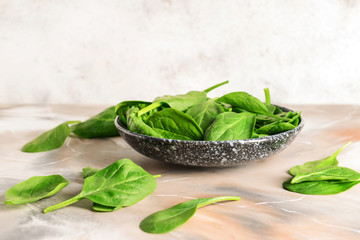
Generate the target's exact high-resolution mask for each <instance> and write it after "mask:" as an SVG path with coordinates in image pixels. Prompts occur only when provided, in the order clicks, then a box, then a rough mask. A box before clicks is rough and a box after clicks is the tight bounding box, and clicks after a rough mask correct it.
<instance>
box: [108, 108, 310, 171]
mask: <svg viewBox="0 0 360 240" xmlns="http://www.w3.org/2000/svg"><path fill="white" fill-rule="evenodd" d="M282 109H283V110H287V111H289V109H286V108H283V107H282ZM115 125H116V127H117V129H118V131H119V133H120V135H121V136H122V137H123V138H124V140H125V141H126V142H127V143H128V144H129V145H130V146H131V147H132V148H134V149H135V150H136V151H137V152H139V153H141V154H143V155H145V156H147V157H149V158H152V159H156V160H160V161H164V162H167V163H173V164H179V165H186V166H198V167H231V166H238V165H243V164H246V163H248V162H252V161H256V160H259V159H263V158H266V157H269V156H272V155H274V154H275V153H278V152H280V151H281V150H283V149H285V148H286V147H287V146H288V145H289V144H290V143H291V142H292V141H293V140H294V139H295V137H296V136H297V134H298V133H299V132H300V131H301V129H302V128H303V126H304V121H303V119H301V122H300V124H299V125H298V126H297V127H296V128H295V129H292V130H289V131H286V132H283V133H279V134H275V135H272V136H267V137H262V138H255V139H246V140H233V141H187V140H173V139H165V138H156V137H151V136H147V135H143V134H139V133H134V132H131V131H129V130H128V129H126V128H125V127H124V126H123V124H122V123H121V121H120V119H119V118H118V117H117V118H116V119H115Z"/></svg>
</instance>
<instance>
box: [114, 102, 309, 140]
mask: <svg viewBox="0 0 360 240" xmlns="http://www.w3.org/2000/svg"><path fill="white" fill-rule="evenodd" d="M272 105H274V104H272ZM274 106H278V105H274ZM278 107H280V108H282V109H285V110H289V111H292V110H291V109H288V108H285V107H282V106H278ZM114 122H115V126H116V128H117V129H119V130H120V131H122V132H124V133H126V134H128V135H133V136H135V137H143V138H147V139H152V140H155V141H162V142H166V141H167V142H172V143H173V142H175V143H179V144H180V143H181V144H194V143H196V144H224V143H230V144H231V143H256V142H265V141H270V140H272V139H273V138H276V137H278V136H282V135H283V134H286V133H293V132H296V131H299V130H301V129H302V128H303V126H304V119H303V118H302V117H301V116H300V123H299V125H298V126H297V127H296V128H294V129H291V130H288V131H285V132H281V133H277V134H273V135H270V136H265V137H259V138H249V139H239V140H223V141H205V140H179V139H170V138H158V137H153V136H149V135H145V134H141V133H136V132H132V131H130V130H129V129H127V128H125V126H124V125H123V123H122V122H121V121H120V118H119V116H116V118H115V121H114Z"/></svg>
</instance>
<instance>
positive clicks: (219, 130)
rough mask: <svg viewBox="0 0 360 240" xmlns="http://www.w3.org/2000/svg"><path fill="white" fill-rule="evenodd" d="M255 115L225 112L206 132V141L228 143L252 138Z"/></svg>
mask: <svg viewBox="0 0 360 240" xmlns="http://www.w3.org/2000/svg"><path fill="white" fill-rule="evenodd" d="M254 126H255V115H254V114H251V113H247V112H244V113H234V112H224V113H221V114H219V115H218V116H217V117H216V119H215V120H214V122H213V123H212V124H211V125H210V127H209V128H208V129H206V131H205V135H204V140H206V141H228V140H241V139H248V138H251V136H252V134H253V131H254Z"/></svg>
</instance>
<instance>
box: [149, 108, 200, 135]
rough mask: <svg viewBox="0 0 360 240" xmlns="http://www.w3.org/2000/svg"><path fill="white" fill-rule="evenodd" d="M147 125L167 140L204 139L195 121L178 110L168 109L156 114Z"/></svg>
mask: <svg viewBox="0 0 360 240" xmlns="http://www.w3.org/2000/svg"><path fill="white" fill-rule="evenodd" d="M146 123H147V124H148V125H149V126H150V127H152V128H153V129H154V130H155V131H157V132H158V133H160V134H161V135H162V136H164V137H165V138H171V139H179V140H201V139H202V138H203V132H202V130H201V128H200V126H199V125H198V124H197V123H196V122H195V121H194V119H193V118H192V117H190V116H189V115H187V114H185V113H183V112H180V111H178V110H176V109H172V108H166V109H164V110H161V111H159V112H156V113H154V114H153V115H151V116H150V117H149V118H148V120H147V122H146Z"/></svg>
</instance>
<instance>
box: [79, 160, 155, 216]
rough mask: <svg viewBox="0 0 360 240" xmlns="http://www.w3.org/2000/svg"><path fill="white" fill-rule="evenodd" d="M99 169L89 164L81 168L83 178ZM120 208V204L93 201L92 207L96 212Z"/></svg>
mask: <svg viewBox="0 0 360 240" xmlns="http://www.w3.org/2000/svg"><path fill="white" fill-rule="evenodd" d="M100 170H101V169H96V168H92V167H90V166H89V167H86V168H83V170H82V175H83V178H84V179H85V178H87V177H91V176H92V175H94V174H95V173H97V172H98V171H100ZM153 177H154V178H158V177H161V175H153ZM120 208H121V206H117V207H112V206H105V205H101V204H99V203H95V202H94V203H93V209H94V210H95V211H98V212H113V211H116V210H118V209H120Z"/></svg>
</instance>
